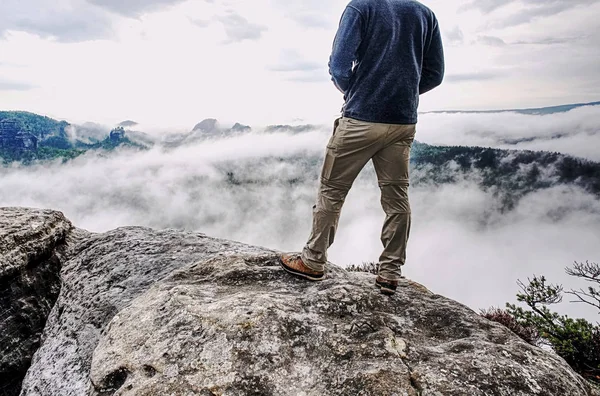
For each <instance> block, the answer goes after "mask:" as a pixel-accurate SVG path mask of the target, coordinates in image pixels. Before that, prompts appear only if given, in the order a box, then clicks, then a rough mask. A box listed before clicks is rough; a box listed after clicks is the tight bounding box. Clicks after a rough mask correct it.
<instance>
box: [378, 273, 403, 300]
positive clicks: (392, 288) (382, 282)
mask: <svg viewBox="0 0 600 396" xmlns="http://www.w3.org/2000/svg"><path fill="white" fill-rule="evenodd" d="M375 284H376V285H377V287H379V288H380V289H381V293H382V294H385V295H388V296H393V295H394V293H396V288H397V287H398V281H397V280H388V279H385V278H382V277H381V276H377V279H376V280H375Z"/></svg>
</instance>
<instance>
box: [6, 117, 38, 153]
mask: <svg viewBox="0 0 600 396" xmlns="http://www.w3.org/2000/svg"><path fill="white" fill-rule="evenodd" d="M37 144H38V139H37V137H35V136H34V135H32V134H30V133H27V132H24V131H22V130H21V124H20V123H19V122H18V121H17V120H13V119H4V120H0V149H3V150H10V151H13V152H22V151H36V150H37Z"/></svg>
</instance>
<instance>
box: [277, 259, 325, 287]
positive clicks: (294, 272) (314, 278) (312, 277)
mask: <svg viewBox="0 0 600 396" xmlns="http://www.w3.org/2000/svg"><path fill="white" fill-rule="evenodd" d="M279 264H280V265H281V266H282V267H283V269H284V270H285V271H286V272H288V273H290V274H292V275H295V276H298V277H300V278H304V279H308V280H311V281H313V282H320V281H322V280H323V279H325V274H323V275H320V276H315V275H309V274H306V273H304V272H300V271H297V270H295V269H293V268H290V267H288V266H287V265H285V264H284V263H283V261H282V260H281V259H279Z"/></svg>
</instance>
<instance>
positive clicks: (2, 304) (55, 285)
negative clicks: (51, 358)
mask: <svg viewBox="0 0 600 396" xmlns="http://www.w3.org/2000/svg"><path fill="white" fill-rule="evenodd" d="M71 228H72V226H71V223H69V221H68V220H66V219H65V218H64V216H63V215H62V214H61V213H58V212H53V211H43V210H27V209H19V208H0V309H1V310H0V394H2V395H17V394H19V390H20V388H21V380H22V379H23V378H24V377H25V373H26V371H27V369H28V368H29V364H30V362H31V358H32V356H33V353H34V352H35V351H36V350H37V348H38V346H39V342H40V336H41V333H42V330H43V329H44V325H45V324H46V319H47V318H48V314H49V313H50V310H51V308H52V306H53V305H54V302H55V301H56V298H57V297H58V293H59V290H60V275H59V274H60V266H61V262H62V261H64V253H65V252H64V250H65V244H66V239H67V235H68V234H69V232H70V230H71Z"/></svg>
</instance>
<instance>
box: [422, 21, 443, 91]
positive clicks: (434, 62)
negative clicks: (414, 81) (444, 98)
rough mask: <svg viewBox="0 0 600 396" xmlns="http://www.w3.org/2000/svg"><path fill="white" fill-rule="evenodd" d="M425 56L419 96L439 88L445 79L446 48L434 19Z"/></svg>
mask: <svg viewBox="0 0 600 396" xmlns="http://www.w3.org/2000/svg"><path fill="white" fill-rule="evenodd" d="M426 50H427V51H426V52H425V54H424V55H423V70H422V72H421V82H420V84H419V94H420V95H421V94H424V93H425V92H429V91H431V90H432V89H434V88H435V87H437V86H439V85H440V84H441V83H442V80H443V79H444V68H445V66H444V47H443V46H442V36H441V34H440V28H439V26H438V22H437V20H436V19H435V17H434V24H433V32H432V35H431V42H430V43H429V47H428V48H427V49H426Z"/></svg>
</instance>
